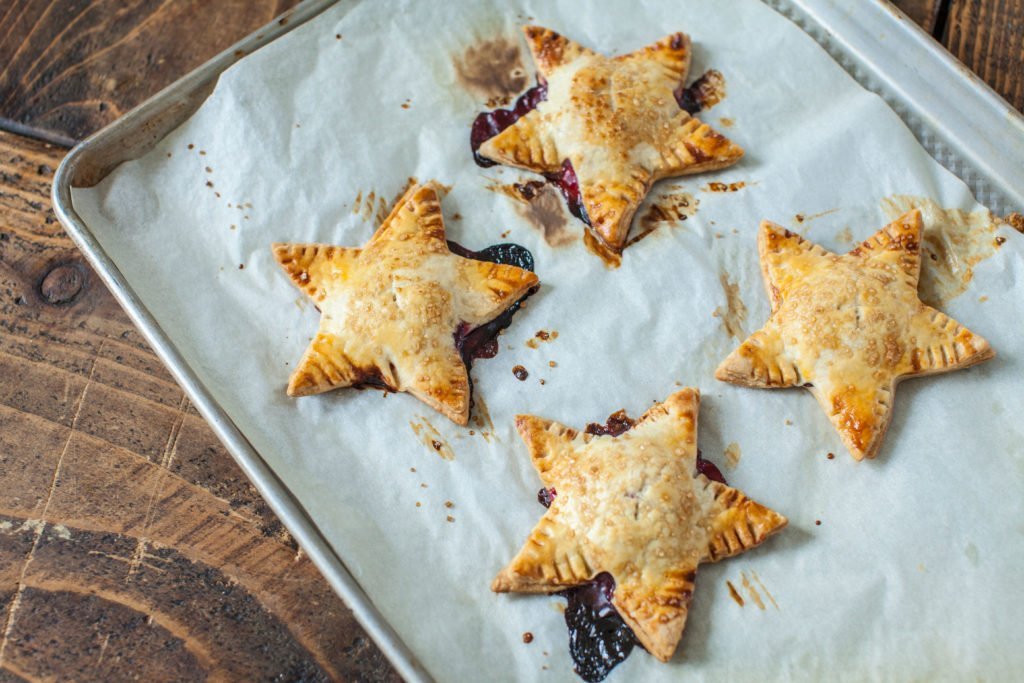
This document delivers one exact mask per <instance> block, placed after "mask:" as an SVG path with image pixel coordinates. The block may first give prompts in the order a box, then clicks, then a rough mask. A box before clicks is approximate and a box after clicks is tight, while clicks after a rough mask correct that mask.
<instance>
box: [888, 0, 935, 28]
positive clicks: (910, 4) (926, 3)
mask: <svg viewBox="0 0 1024 683" xmlns="http://www.w3.org/2000/svg"><path fill="white" fill-rule="evenodd" d="M893 4H894V5H896V6H897V7H899V8H900V9H901V10H903V12H904V13H905V14H906V15H907V16H908V17H910V18H911V19H913V20H914V22H916V23H917V24H918V25H920V26H921V28H923V29H924V30H925V31H927V32H928V33H931V34H933V35H934V33H935V24H936V21H937V20H938V18H939V9H940V8H941V6H942V4H943V0H893Z"/></svg>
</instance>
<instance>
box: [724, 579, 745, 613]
mask: <svg viewBox="0 0 1024 683" xmlns="http://www.w3.org/2000/svg"><path fill="white" fill-rule="evenodd" d="M725 585H726V586H728V587H729V597H731V598H732V599H733V600H734V601H735V602H736V604H737V605H739V606H740V607H743V605H744V602H743V596H742V595H740V592H739V591H738V590H736V586H734V585H732V581H726V582H725Z"/></svg>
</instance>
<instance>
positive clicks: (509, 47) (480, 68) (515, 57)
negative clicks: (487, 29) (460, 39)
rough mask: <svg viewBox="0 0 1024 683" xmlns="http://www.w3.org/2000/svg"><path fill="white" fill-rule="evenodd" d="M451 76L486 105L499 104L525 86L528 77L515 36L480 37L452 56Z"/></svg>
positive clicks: (504, 103)
mask: <svg viewBox="0 0 1024 683" xmlns="http://www.w3.org/2000/svg"><path fill="white" fill-rule="evenodd" d="M452 66H453V67H454V68H455V77H456V79H457V80H458V82H459V85H461V86H462V87H463V88H465V89H466V90H468V91H469V92H470V93H472V94H473V96H474V97H476V98H478V99H480V100H484V101H485V102H486V103H487V106H488V107H491V108H494V107H501V106H504V105H506V104H508V103H509V102H511V101H512V98H513V97H515V96H516V95H517V94H519V93H520V92H521V91H522V90H523V89H525V88H526V84H527V81H528V77H527V74H526V67H525V66H523V56H522V52H521V51H520V48H519V40H518V38H517V37H512V36H500V37H497V38H490V39H486V40H480V41H477V42H476V43H474V44H472V45H470V46H469V47H467V48H466V49H465V50H464V51H463V52H462V54H460V55H455V56H454V57H452Z"/></svg>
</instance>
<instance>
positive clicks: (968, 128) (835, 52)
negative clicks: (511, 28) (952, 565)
mask: <svg viewBox="0 0 1024 683" xmlns="http://www.w3.org/2000/svg"><path fill="white" fill-rule="evenodd" d="M334 1H335V0H307V2H304V3H302V4H301V5H300V6H298V7H297V8H295V9H294V10H293V11H291V12H289V13H286V14H285V15H283V16H282V17H280V18H279V19H276V20H275V21H274V22H272V23H271V24H269V25H268V26H267V27H265V28H264V29H262V30H260V31H258V32H256V33H255V34H253V35H252V36H250V37H248V38H246V39H245V40H243V41H241V42H239V43H238V44H237V45H234V46H232V47H231V48H229V49H228V50H226V51H225V52H223V53H222V54H220V55H218V56H217V57H215V58H214V59H212V60H211V61H210V62H208V63H207V64H205V65H203V66H202V67H200V68H199V69H197V70H196V71H194V72H192V73H191V74H189V75H188V76H186V77H184V78H183V79H181V80H180V81H178V82H176V83H175V84H173V85H171V86H170V87H168V88H167V89H165V90H164V91H162V92H160V93H159V94H157V95H156V96H154V97H153V98H152V99H150V100H148V101H147V102H146V103H144V104H143V105H141V106H139V107H138V108H136V109H134V110H132V111H131V112H129V113H128V114H126V115H125V116H124V117H122V118H121V119H119V120H118V121H116V122H115V123H113V124H111V125H110V126H108V127H107V128H105V129H104V130H102V131H100V132H99V133H97V134H96V135H94V136H92V137H91V138H89V139H88V140H86V141H85V142H83V143H82V144H80V145H79V146H77V147H76V148H75V149H74V150H72V152H71V153H70V154H69V155H68V157H67V158H66V159H65V160H64V162H63V163H62V164H61V167H60V168H59V169H58V172H57V175H56V178H55V181H54V188H53V200H54V207H55V210H56V212H57V215H58V217H59V218H60V220H61V222H62V223H63V225H64V226H65V228H66V229H67V231H68V233H69V234H70V235H71V237H72V238H73V239H74V240H75V242H76V244H78V246H79V247H80V248H81V249H82V251H83V253H84V254H85V255H86V257H87V258H88V259H89V261H90V262H91V263H92V265H93V266H94V267H95V269H96V270H97V272H98V273H99V275H100V277H101V278H102V279H103V280H104V282H105V283H106V284H107V286H108V287H109V288H110V289H111V291H112V292H113V293H114V295H115V296H116V297H117V299H118V301H119V302H120V303H121V304H122V306H124V308H125V309H126V310H127V311H128V313H129V315H130V316H131V317H132V319H133V321H134V322H135V324H136V325H137V326H138V327H139V328H140V329H141V330H142V332H143V333H144V334H145V335H146V337H147V339H148V341H149V343H150V344H151V345H152V346H153V348H154V350H155V351H156V353H157V354H158V355H159V356H160V358H161V359H162V360H163V361H164V363H166V364H167V366H168V368H169V369H170V371H171V373H172V374H173V375H174V377H175V379H176V380H177V381H178V382H179V384H181V386H182V387H183V388H184V390H185V391H186V393H187V394H188V395H189V397H190V398H191V399H192V401H193V402H194V403H195V405H196V407H197V409H198V410H199V411H200V413H202V415H203V416H204V417H205V418H206V419H207V421H208V422H209V423H210V424H211V426H212V427H213V429H214V431H215V432H216V433H217V435H218V437H219V438H220V439H221V440H222V441H223V442H224V444H225V446H226V447H227V448H228V450H229V451H230V452H231V453H232V455H233V456H234V457H235V458H236V460H237V461H238V462H239V464H240V466H241V467H242V469H243V471H245V473H246V474H247V476H249V477H250V479H251V480H252V481H253V482H254V483H255V485H256V486H257V487H258V488H259V490H260V491H261V493H262V494H263V496H264V497H265V498H266V500H267V502H268V504H269V505H270V506H271V507H272V508H273V509H274V511H275V512H276V513H277V514H278V516H279V517H280V518H281V519H282V521H283V522H284V523H285V525H286V526H287V527H288V528H289V530H290V531H291V532H292V533H293V535H294V536H295V537H296V539H297V541H298V542H299V543H300V545H301V546H302V547H303V549H304V550H305V551H306V552H307V553H308V554H309V556H310V558H311V559H312V560H313V562H314V563H315V564H316V566H317V567H318V568H319V569H320V570H321V572H323V574H324V575H325V577H326V578H327V579H328V581H329V582H330V583H331V585H332V586H333V587H334V589H335V590H336V591H337V592H338V593H339V594H340V595H341V596H342V597H343V598H344V599H345V601H346V602H347V603H348V605H349V606H350V607H351V608H352V610H353V612H354V613H355V615H356V617H357V619H358V620H359V621H360V623H361V624H362V625H363V626H364V627H365V628H366V630H367V631H368V632H369V633H370V635H371V636H372V637H373V638H374V639H375V640H376V641H377V643H378V644H379V645H380V647H381V649H382V650H383V651H384V652H385V654H386V655H387V656H388V657H389V658H390V659H391V661H392V663H393V664H394V666H395V668H396V669H397V670H398V671H399V672H400V673H401V674H402V675H403V676H404V677H405V678H406V679H407V680H410V681H418V680H429V676H428V674H427V673H426V672H425V671H424V669H423V668H422V667H421V666H419V665H418V663H417V662H416V660H415V657H414V656H413V654H412V653H411V652H410V651H409V650H408V649H407V648H406V647H405V646H404V645H403V644H402V642H401V641H400V639H399V638H398V637H397V636H396V634H395V633H394V631H392V629H391V628H390V626H389V625H388V624H387V623H386V622H385V621H384V620H383V619H382V618H381V616H380V615H379V613H378V612H377V611H376V609H375V608H374V606H373V605H372V603H371V602H370V600H369V599H368V597H367V596H366V595H365V593H364V592H363V591H362V589H361V588H360V587H359V585H358V584H357V583H356V582H355V581H354V580H353V578H352V577H351V575H350V574H349V572H348V571H347V570H346V568H345V565H344V562H343V559H342V558H339V557H338V556H337V555H336V554H335V553H334V552H333V550H332V549H331V548H330V546H329V544H328V543H327V542H326V541H325V540H324V538H323V537H322V535H321V534H320V532H319V531H318V529H317V528H316V526H315V524H314V523H313V522H312V520H310V518H309V517H308V516H307V514H306V513H305V511H304V510H303V508H302V506H301V505H300V504H299V503H298V501H297V500H296V498H295V497H294V496H293V495H292V494H291V493H290V492H289V491H288V490H287V489H286V487H285V486H284V485H283V484H282V483H281V481H280V480H279V479H278V478H277V476H276V475H275V473H274V472H273V471H272V470H271V469H270V468H269V467H268V466H267V465H266V463H265V462H264V461H263V460H262V459H261V457H260V455H259V453H257V452H256V451H255V449H254V448H253V447H252V446H251V444H250V443H249V442H248V440H247V439H246V436H245V434H243V433H242V432H241V431H240V430H239V429H238V428H237V427H236V426H235V425H234V424H233V423H232V421H231V420H230V419H229V418H228V417H227V415H226V414H225V412H224V411H223V409H222V408H221V406H219V405H218V404H217V402H216V401H215V400H214V399H213V398H212V396H211V394H210V393H209V392H208V391H207V390H206V388H205V387H204V386H203V385H202V383H201V382H200V381H199V379H198V377H197V375H196V374H195V372H193V370H192V368H190V367H189V366H188V365H187V364H186V363H185V362H184V360H183V358H182V357H181V355H180V354H179V352H178V351H177V349H176V348H175V347H174V345H173V344H172V343H171V342H170V340H169V337H168V335H167V334H166V333H165V331H164V330H163V329H162V328H161V326H160V324H159V322H158V321H157V320H156V319H155V318H154V317H153V316H152V315H151V313H150V312H149V311H148V310H147V309H146V307H145V306H144V305H143V304H142V303H141V301H140V300H139V299H138V297H137V296H136V295H135V293H134V291H133V289H132V287H131V284H130V283H129V282H128V281H127V280H126V279H125V277H124V276H123V275H122V273H121V271H120V269H119V268H118V266H117V264H115V263H114V262H113V261H112V260H111V259H110V258H109V257H108V256H107V255H106V253H105V252H104V250H103V248H102V247H101V245H100V244H99V243H98V241H97V240H96V239H95V237H94V235H93V234H92V232H91V231H90V229H89V226H88V225H86V224H85V222H84V221H83V220H82V219H81V218H80V216H79V215H78V214H77V213H76V211H75V207H74V206H73V204H72V201H71V187H72V186H74V187H88V186H92V185H94V184H96V183H97V182H99V181H100V180H102V179H103V178H104V177H105V176H106V175H107V174H108V173H110V171H111V170H113V169H114V168H115V167H116V166H117V165H118V164H120V163H121V162H123V161H127V160H129V159H134V158H137V157H139V156H141V155H143V154H144V153H145V152H146V151H147V150H148V149H150V148H151V147H152V146H153V145H154V144H155V143H157V142H158V141H159V140H161V139H162V138H163V137H164V136H165V135H166V134H167V133H168V132H170V131H171V130H173V129H174V128H175V127H177V126H178V125H179V124H180V123H182V122H183V121H184V120H186V119H187V118H188V117H189V116H190V115H191V114H192V113H193V112H194V111H195V110H196V109H197V108H198V107H199V106H200V105H201V104H202V102H203V101H204V100H205V99H206V97H207V96H208V95H209V94H210V93H211V92H212V90H213V87H214V85H215V84H216V81H217V78H218V76H219V74H220V73H222V72H223V71H224V70H225V69H226V68H228V67H229V66H231V64H233V63H235V62H236V61H238V60H239V59H241V58H242V57H244V55H245V54H248V53H250V52H252V51H254V50H256V49H259V48H260V47H261V46H263V45H265V44H267V43H268V42H270V41H272V40H274V39H276V38H278V37H280V36H281V35H284V34H285V33H287V32H288V31H290V30H292V29H294V28H295V27H296V26H299V25H301V24H303V23H304V22H306V21H308V20H310V19H311V18H313V17H315V16H316V15H317V14H319V13H320V12H321V11H323V10H324V9H325V8H326V7H328V6H330V5H332V4H334ZM342 1H346V0H342ZM764 1H765V2H766V4H768V5H769V6H771V7H772V8H774V9H775V10H777V11H778V12H780V13H781V14H783V15H784V16H787V17H788V18H790V19H791V20H792V21H794V22H795V23H796V24H797V25H798V26H800V27H801V28H802V29H803V30H804V31H805V32H807V33H808V34H809V35H810V36H812V37H813V38H814V39H815V40H816V41H817V42H818V43H820V44H821V45H822V46H823V47H824V48H825V49H826V50H827V51H828V52H829V53H830V54H831V55H832V57H833V58H834V59H836V61H837V62H838V63H839V64H840V65H842V66H843V67H844V68H845V69H846V70H847V71H848V72H849V73H850V74H851V75H852V76H853V77H854V78H856V80H858V81H859V82H860V83H861V85H863V86H864V87H866V88H867V89H869V90H872V91H874V92H876V93H878V94H879V95H881V96H882V97H883V98H884V99H885V100H886V101H887V102H888V103H889V105H890V106H891V107H892V108H893V109H894V111H895V112H896V113H897V114H899V115H900V117H901V118H902V119H903V120H904V122H905V123H906V124H907V125H908V127H909V128H910V129H911V130H912V131H913V132H914V134H915V135H916V136H917V138H918V140H919V141H920V142H921V143H922V145H923V146H924V147H925V149H927V150H928V151H929V153H931V154H932V156H933V157H935V158H936V159H937V160H938V161H939V162H940V163H942V164H943V165H945V166H946V167H947V168H949V169H950V170H951V171H953V172H954V173H955V174H956V175H958V176H959V177H961V178H962V179H963V180H964V181H965V182H966V183H967V184H968V185H969V186H970V188H971V190H972V191H973V192H974V194H975V196H976V197H977V198H978V199H979V201H981V202H982V203H984V204H986V205H988V206H989V207H990V208H992V209H993V211H995V212H996V213H1000V214H1005V213H1007V212H1009V211H1011V210H1014V209H1017V210H1019V209H1020V208H1021V207H1024V194H1022V192H1024V163H1022V162H1024V118H1022V117H1021V116H1020V114H1019V113H1017V112H1016V111H1014V110H1013V109H1012V108H1011V107H1010V106H1009V105H1008V104H1007V103H1006V102H1004V101H1003V100H1001V99H1000V98H999V96H998V95H996V94H995V93H994V92H992V91H991V89H989V88H988V87H987V86H985V85H984V84H983V83H982V82H981V81H979V80H978V79H977V77H975V76H974V75H973V74H971V73H970V72H969V71H968V70H967V69H966V68H965V67H963V65H961V64H959V63H958V62H957V61H956V60H955V59H954V58H953V57H952V56H950V55H949V54H948V53H947V52H946V51H945V50H944V49H942V48H941V46H939V45H938V43H936V42H935V41H934V40H932V39H931V38H930V37H929V36H928V35H926V34H925V33H924V32H922V31H921V30H920V29H919V28H918V27H917V26H916V25H915V24H913V23H912V22H911V21H909V20H908V19H907V18H906V17H905V16H904V15H902V13H900V12H899V11H898V10H897V9H895V8H894V7H893V6H892V5H891V4H889V3H888V2H886V0H873V1H872V2H864V3H858V7H857V11H856V14H855V15H854V14H851V9H850V7H849V3H846V2H844V1H843V0H764Z"/></svg>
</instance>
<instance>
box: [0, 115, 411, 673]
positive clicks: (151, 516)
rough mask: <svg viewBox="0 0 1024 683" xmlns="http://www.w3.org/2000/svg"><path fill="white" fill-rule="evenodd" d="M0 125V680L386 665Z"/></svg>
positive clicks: (42, 165)
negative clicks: (144, 336)
mask: <svg viewBox="0 0 1024 683" xmlns="http://www.w3.org/2000/svg"><path fill="white" fill-rule="evenodd" d="M63 153H64V151H63V150H62V149H60V148H57V147H55V146H53V145H49V144H46V143H41V142H36V141H32V140H29V139H27V138H22V137H20V136H16V135H12V134H9V133H2V132H0V680H7V679H11V680H20V679H26V680H41V679H75V680H81V679H92V680H113V679H119V680H120V679H125V678H136V677H138V678H152V679H158V680H166V679H169V678H173V679H176V680H199V679H204V678H206V677H212V678H214V679H230V680H257V679H260V680H264V679H272V678H276V677H280V678H281V679H282V680H311V681H316V680H328V679H340V680H367V681H398V680H400V679H399V678H398V676H397V674H395V673H394V672H393V671H392V670H391V669H390V668H389V666H388V664H387V662H386V660H385V659H384V657H383V656H382V655H381V653H380V652H379V650H377V648H376V647H375V646H374V645H373V644H372V642H371V641H370V640H369V638H368V637H367V636H366V635H365V633H364V632H363V631H362V629H361V628H360V627H359V626H358V624H356V623H355V620H354V618H353V617H352V615H351V612H349V610H348V609H347V608H346V607H345V606H344V605H343V604H342V603H341V601H340V600H339V599H338V598H337V597H336V596H335V595H334V594H333V593H332V592H331V590H330V588H329V586H328V585H327V583H326V582H325V581H324V579H323V578H322V577H321V576H320V575H319V573H318V572H317V571H316V569H315V567H313V565H312V563H311V562H310V561H309V559H308V558H307V557H305V555H304V554H302V553H301V552H299V551H298V549H297V547H296V546H295V543H294V541H293V540H292V539H291V538H290V536H289V535H288V534H287V533H286V532H285V530H284V529H283V527H282V526H281V524H280V522H279V521H278V520H277V519H276V518H275V517H274V516H273V514H272V513H271V512H270V511H269V509H267V507H266V505H265V504H264V503H263V501H262V500H261V498H260V496H259V495H258V493H257V492H256V490H255V489H254V488H253V487H252V486H251V485H250V484H249V483H248V481H247V480H246V478H245V476H244V475H243V474H242V473H241V471H240V470H239V469H238V467H237V465H235V463H234V461H233V460H232V459H231V458H230V456H229V455H228V454H227V453H226V452H225V451H224V450H223V448H222V447H221V446H220V444H219V443H218V441H217V439H216V437H215V436H214V435H213V433H212V432H211V431H210V429H209V427H208V426H207V425H206V424H205V422H204V421H203V420H202V418H201V417H200V416H199V415H198V414H197V413H196V411H195V409H194V408H192V406H191V405H190V404H189V402H188V401H187V400H186V399H185V397H184V395H183V394H182V391H181V389H180V388H178V386H177V385H176V384H175V383H174V381H173V380H172V378H171V377H170V376H169V374H168V373H167V371H166V370H165V369H164V368H163V366H162V365H161V363H160V362H159V360H158V359H157V358H156V357H155V356H154V355H153V353H152V352H151V351H150V350H149V349H148V348H147V346H146V344H145V343H144V342H143V341H142V340H141V338H140V337H139V335H138V333H137V332H136V331H135V330H134V328H133V326H132V324H131V322H130V321H129V320H128V317H127V316H126V315H125V313H124V312H123V311H122V310H121V308H120V307H119V306H118V305H117V303H116V302H115V301H114V300H113V297H112V296H111V295H110V294H109V292H108V291H107V290H106V289H105V288H104V287H103V285H102V283H101V282H100V281H99V280H98V278H97V276H96V275H95V273H93V272H92V271H91V270H90V268H89V267H88V266H87V265H86V264H85V263H84V262H83V260H82V258H81V256H80V255H79V254H78V252H77V250H76V249H75V247H74V245H73V244H72V243H71V241H70V239H68V238H67V237H66V236H65V235H64V233H63V230H62V229H61V228H60V226H59V224H58V223H57V221H56V220H55V218H54V217H53V214H52V211H51V210H50V206H49V185H50V182H51V181H52V175H53V169H55V168H56V167H57V164H58V163H59V161H60V158H61V157H62V155H63Z"/></svg>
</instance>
